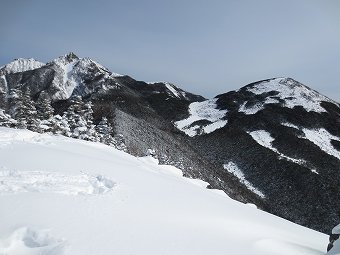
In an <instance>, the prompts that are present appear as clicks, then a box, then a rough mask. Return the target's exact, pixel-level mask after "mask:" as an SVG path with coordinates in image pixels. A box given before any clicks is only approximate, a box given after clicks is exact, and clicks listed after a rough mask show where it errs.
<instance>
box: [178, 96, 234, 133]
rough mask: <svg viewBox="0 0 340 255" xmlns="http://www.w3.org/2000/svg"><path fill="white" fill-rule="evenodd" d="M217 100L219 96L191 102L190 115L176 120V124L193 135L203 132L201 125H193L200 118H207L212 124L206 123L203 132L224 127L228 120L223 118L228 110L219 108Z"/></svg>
mask: <svg viewBox="0 0 340 255" xmlns="http://www.w3.org/2000/svg"><path fill="white" fill-rule="evenodd" d="M216 101H217V98H214V99H211V100H206V101H203V102H194V103H191V104H190V105H189V114H190V116H189V117H188V118H186V119H183V120H180V121H176V122H175V126H176V127H177V128H178V129H179V130H181V131H183V132H184V133H185V134H187V135H188V136H191V137H193V136H195V135H200V134H201V133H200V132H201V130H200V126H199V125H194V126H192V124H193V123H194V122H196V121H199V120H207V121H209V122H210V124H205V125H204V126H203V127H202V131H203V132H202V134H208V133H211V132H213V131H215V130H216V129H219V128H222V127H224V126H225V125H226V124H227V122H228V121H227V120H223V119H222V118H223V117H224V116H225V114H226V113H227V110H220V109H217V108H216V107H217V106H216Z"/></svg>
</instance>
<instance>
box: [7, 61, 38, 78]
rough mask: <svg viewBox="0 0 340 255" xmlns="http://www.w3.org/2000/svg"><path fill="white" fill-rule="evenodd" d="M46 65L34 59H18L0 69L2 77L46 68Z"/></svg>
mask: <svg viewBox="0 0 340 255" xmlns="http://www.w3.org/2000/svg"><path fill="white" fill-rule="evenodd" d="M44 65H45V64H44V63H42V62H39V61H37V60H35V59H33V58H28V59H26V58H18V59H15V60H14V61H12V62H10V63H8V64H7V65H4V66H1V67H0V75H6V74H10V73H18V72H25V71H29V70H33V69H36V68H39V67H42V66H44Z"/></svg>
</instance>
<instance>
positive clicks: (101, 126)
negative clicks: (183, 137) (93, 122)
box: [96, 117, 114, 145]
mask: <svg viewBox="0 0 340 255" xmlns="http://www.w3.org/2000/svg"><path fill="white" fill-rule="evenodd" d="M96 131H97V133H98V138H99V141H100V142H101V143H104V144H107V145H113V144H114V139H113V137H112V135H111V133H112V127H111V125H110V123H109V122H108V120H107V118H106V117H102V119H101V121H100V122H99V123H98V125H97V127H96Z"/></svg>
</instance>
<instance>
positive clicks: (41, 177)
mask: <svg viewBox="0 0 340 255" xmlns="http://www.w3.org/2000/svg"><path fill="white" fill-rule="evenodd" d="M114 186H115V183H114V182H113V181H111V180H109V179H107V178H105V177H104V176H102V175H97V176H90V175H87V174H84V173H83V174H80V175H64V174H61V173H52V172H51V173H50V172H42V171H12V170H2V171H0V195H1V194H13V193H21V192H38V193H58V194H65V195H93V194H105V193H107V192H109V191H111V190H112V189H113V187H114Z"/></svg>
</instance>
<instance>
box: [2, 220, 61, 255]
mask: <svg viewBox="0 0 340 255" xmlns="http://www.w3.org/2000/svg"><path fill="white" fill-rule="evenodd" d="M65 245H66V243H65V241H64V240H62V239H56V238H54V237H52V236H51V235H50V234H49V231H47V230H36V229H32V228H27V227H23V228H19V229H17V230H15V231H14V232H13V233H12V234H11V235H10V236H9V237H8V238H4V239H0V254H2V255H17V254H27V255H63V254H64V248H65Z"/></svg>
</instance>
